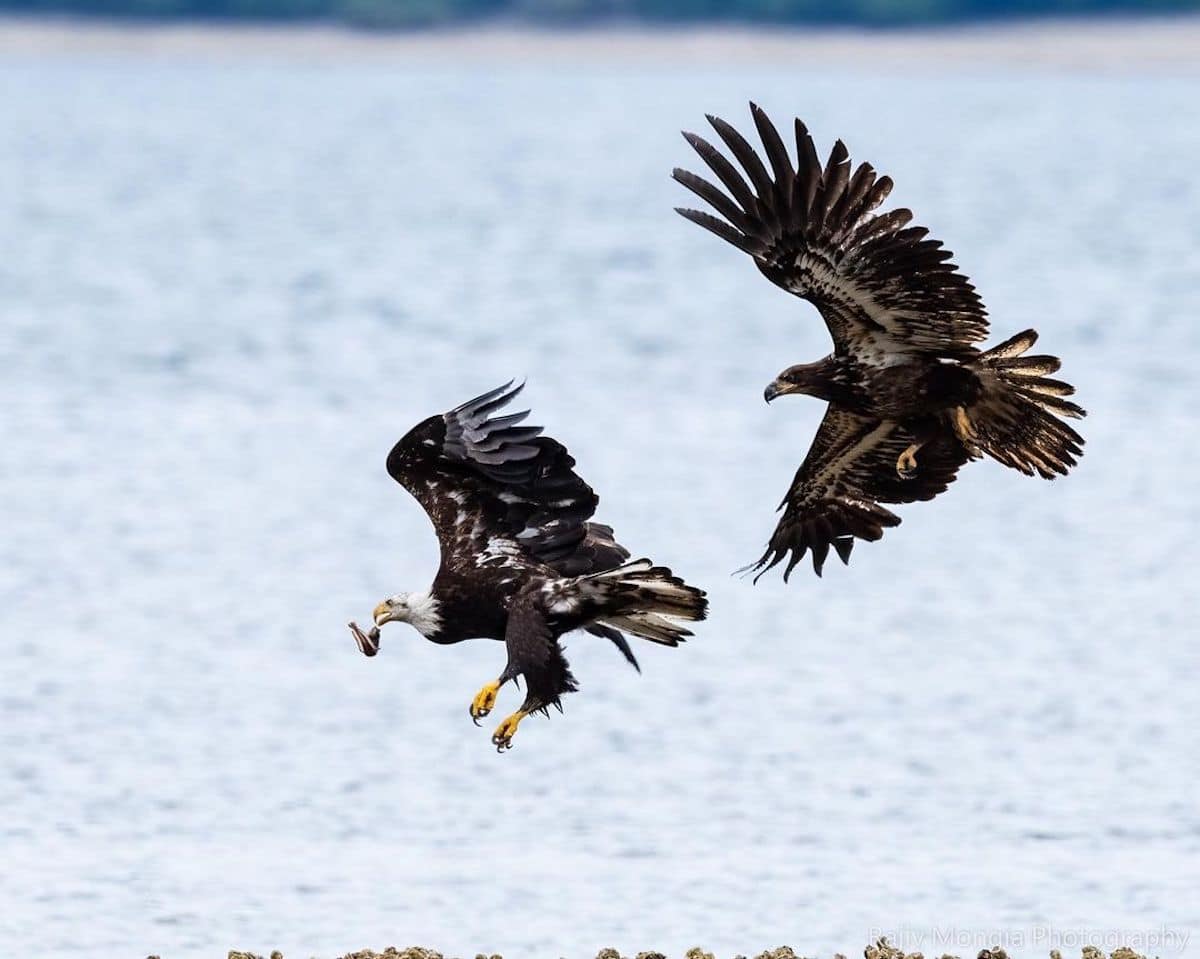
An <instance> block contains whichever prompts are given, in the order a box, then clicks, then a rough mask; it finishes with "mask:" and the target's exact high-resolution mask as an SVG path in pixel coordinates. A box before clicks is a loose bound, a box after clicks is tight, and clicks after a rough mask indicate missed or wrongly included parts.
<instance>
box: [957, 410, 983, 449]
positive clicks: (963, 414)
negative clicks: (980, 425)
mask: <svg viewBox="0 0 1200 959" xmlns="http://www.w3.org/2000/svg"><path fill="white" fill-rule="evenodd" d="M954 432H955V433H956V434H957V436H958V438H959V439H960V440H961V441H962V444H963V445H964V446H966V447H967V448H968V449H970V448H971V447H973V446H975V445H977V444H976V441H977V440H978V439H979V434H978V433H976V432H975V424H974V423H972V422H971V417H970V416H968V415H967V408H966V407H965V406H956V407H954Z"/></svg>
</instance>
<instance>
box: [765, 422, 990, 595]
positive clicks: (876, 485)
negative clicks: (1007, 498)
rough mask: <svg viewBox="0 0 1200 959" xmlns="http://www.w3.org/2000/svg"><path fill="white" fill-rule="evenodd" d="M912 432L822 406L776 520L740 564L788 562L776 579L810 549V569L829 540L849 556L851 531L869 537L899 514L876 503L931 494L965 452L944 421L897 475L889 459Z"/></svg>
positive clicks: (947, 480)
mask: <svg viewBox="0 0 1200 959" xmlns="http://www.w3.org/2000/svg"><path fill="white" fill-rule="evenodd" d="M913 438H914V437H913V434H912V433H911V432H909V430H907V429H906V428H904V427H903V426H901V425H900V424H899V423H896V422H894V421H892V420H877V419H871V418H868V417H864V416H858V415H856V414H854V413H848V412H846V411H845V410H842V409H839V408H837V407H834V406H830V407H829V408H828V409H827V410H826V411H825V419H823V420H822V421H821V427H820V429H818V430H817V435H816V438H815V439H814V440H813V444H812V447H811V448H810V449H809V451H808V455H807V456H806V457H805V458H804V462H803V463H802V464H801V465H800V469H799V470H798V471H797V472H796V478H795V479H794V480H792V486H791V488H790V489H789V490H788V493H787V496H786V497H784V500H783V502H782V503H781V504H780V508H781V509H783V510H784V513H783V517H782V518H781V519H780V521H779V525H778V526H776V527H775V532H774V533H773V534H772V535H771V541H770V543H769V544H768V545H767V550H766V552H765V553H763V555H762V557H761V558H760V559H759V560H758V562H757V563H754V564H752V565H751V566H749V567H747V569H750V570H755V571H757V574H758V575H756V576H755V581H757V580H758V577H759V576H761V575H762V574H763V573H765V572H766V571H767V570H769V569H771V568H772V567H774V566H776V565H778V564H779V563H781V562H782V561H783V560H784V559H785V558H786V559H787V560H788V564H787V566H786V567H785V569H784V572H783V579H784V582H786V581H787V578H788V576H790V575H791V572H792V569H793V568H794V567H795V565H796V564H797V563H798V562H800V560H801V559H803V558H804V554H805V553H806V552H807V551H809V550H812V564H813V570H814V571H815V572H816V574H817V575H818V576H820V575H821V569H822V567H823V566H824V565H825V558H826V557H827V556H828V555H829V548H830V547H831V546H832V547H833V549H834V550H835V551H836V552H837V554H838V556H839V557H840V558H841V560H842V562H843V563H847V562H849V560H850V550H851V549H852V548H853V547H854V539H855V537H857V538H859V539H865V540H871V541H874V540H877V539H879V538H880V537H881V536H883V531H884V529H885V528H887V527H889V526H899V525H900V517H898V516H897V515H896V514H895V513H893V512H891V511H890V510H887V509H884V508H883V507H882V506H880V505H879V504H880V503H913V502H916V501H918V500H928V499H933V498H934V497H935V496H937V495H938V493H941V492H942V491H943V490H945V489H946V487H947V486H949V485H950V484H951V483H952V482H954V476H955V473H956V472H957V471H958V468H959V467H960V466H962V464H963V463H965V462H966V461H967V459H968V458H969V454H968V452H967V450H966V448H965V447H964V446H963V445H962V443H960V442H959V440H958V438H957V437H956V436H955V435H954V434H953V432H951V431H950V430H949V429H946V430H945V431H944V432H943V433H941V434H939V435H938V436H937V437H936V438H934V439H933V440H931V441H929V442H928V443H926V444H925V445H924V446H922V447H921V449H920V450H919V451H918V452H917V469H916V472H915V474H914V475H913V476H912V477H911V478H909V479H901V477H900V475H899V473H897V471H896V460H897V459H898V458H899V457H900V454H901V453H902V452H904V450H905V449H906V448H907V447H908V446H909V444H910V443H912V442H913Z"/></svg>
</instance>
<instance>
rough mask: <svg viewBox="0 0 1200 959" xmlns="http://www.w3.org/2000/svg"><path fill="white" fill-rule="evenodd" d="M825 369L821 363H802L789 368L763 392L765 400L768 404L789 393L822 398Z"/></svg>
mask: <svg viewBox="0 0 1200 959" xmlns="http://www.w3.org/2000/svg"><path fill="white" fill-rule="evenodd" d="M823 374H824V369H823V367H822V364H821V363H801V364H799V365H797V366H789V367H788V368H787V369H786V370H784V371H783V372H782V373H780V374H779V375H778V376H777V377H775V379H773V380H772V381H771V382H770V383H769V384H767V388H766V389H765V390H763V399H765V400H766V401H767V402H768V403H770V402H771V400H773V399H775V398H776V397H777V396H786V395H788V394H789V393H804V394H807V395H808V396H820V395H821V393H822V392H823V380H824V375H823Z"/></svg>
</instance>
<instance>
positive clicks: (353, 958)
mask: <svg viewBox="0 0 1200 959" xmlns="http://www.w3.org/2000/svg"><path fill="white" fill-rule="evenodd" d="M1049 955H1050V959H1064V957H1063V956H1062V954H1061V953H1060V952H1059V951H1058V950H1057V949H1052V950H1051V951H1050V954H1049ZM1080 957H1081V959H1146V957H1145V956H1143V955H1141V954H1140V953H1137V952H1134V951H1133V950H1132V949H1127V948H1119V949H1115V950H1113V952H1112V953H1111V955H1110V954H1108V953H1106V952H1104V951H1103V950H1101V949H1097V948H1096V947H1094V946H1084V947H1083V950H1082V952H1081V954H1080ZM148 959H158V957H157V956H150V957H148ZM228 959H284V957H283V954H282V953H280V952H272V953H271V955H270V956H269V957H264V956H259V955H257V954H255V953H251V952H237V951H231V952H230V953H229V957H228ZM340 959H455V957H452V956H444V955H442V953H440V952H436V951H435V950H433V949H423V948H421V947H420V946H410V947H408V948H407V949H397V948H395V947H394V946H390V947H388V948H387V949H384V950H383V952H372V951H371V950H370V949H363V950H361V951H359V952H348V953H346V954H345V955H344V956H341V957H340ZM474 959H503V957H502V956H499V955H490V956H489V955H485V954H484V953H479V954H477V955H476V956H475V957H474ZM596 959H669V957H668V956H665V955H663V954H662V953H661V952H653V951H651V952H639V953H637V955H636V956H632V957H629V956H622V955H621V953H619V952H618V951H617V950H616V949H601V950H600V952H599V953H597V954H596ZM684 959H715V957H714V956H713V954H712V953H711V952H705V951H704V950H703V949H700V948H695V949H689V950H688V951H687V954H686V955H685V956H684ZM734 959H750V957H747V956H742V955H739V956H735V957H734ZM752 959H803V957H802V956H801V955H800V954H799V953H796V952H793V951H792V949H791V948H790V947H788V946H780V947H779V948H778V949H769V950H767V951H766V952H760V953H757V954H756V955H755V956H753V957H752ZM833 959H846V957H845V956H843V955H842V954H841V953H837V954H835V955H834V957H833ZM863 959H926V957H925V956H924V955H922V954H921V953H919V952H909V953H906V952H905V951H904V950H903V949H897V948H896V947H895V946H893V945H891V944H890V943H889V942H888V941H887V940H886V939H881V940H879V941H878V942H876V943H875V944H874V945H870V946H867V947H866V949H864V950H863ZM931 959H932V957H931ZM937 959H959V957H958V956H951V955H949V954H946V955H943V956H940V957H937ZM976 959H1009V956H1008V953H1006V952H1005V951H1004V950H1003V949H1001V948H999V947H996V948H993V949H984V950H983V951H982V952H980V953H979V954H978V956H976Z"/></svg>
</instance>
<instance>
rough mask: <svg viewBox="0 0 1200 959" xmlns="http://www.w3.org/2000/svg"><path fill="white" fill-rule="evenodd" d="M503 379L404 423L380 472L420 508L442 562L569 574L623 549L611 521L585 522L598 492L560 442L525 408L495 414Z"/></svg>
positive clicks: (509, 393)
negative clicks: (528, 564) (408, 425)
mask: <svg viewBox="0 0 1200 959" xmlns="http://www.w3.org/2000/svg"><path fill="white" fill-rule="evenodd" d="M521 389H522V387H521V386H517V387H515V388H513V387H512V384H511V383H509V384H506V385H505V386H502V387H499V388H498V389H495V390H491V391H489V392H487V393H484V394H483V395H481V396H477V397H475V398H474V399H472V400H469V401H467V402H466V403H464V404H462V405H461V406H458V407H456V408H455V409H453V410H451V411H450V412H448V413H445V414H442V415H441V416H432V417H430V418H429V419H427V420H425V421H424V422H422V423H420V424H418V425H417V426H416V427H414V428H413V429H412V430H410V431H409V432H408V433H407V434H406V435H405V436H404V438H403V439H401V440H400V442H398V443H397V444H396V445H395V446H394V447H393V448H392V451H391V453H389V454H388V460H387V470H388V473H389V474H390V475H391V476H392V478H393V479H395V480H396V482H398V483H400V484H401V485H402V486H403V487H404V488H405V489H407V490H408V491H409V492H410V493H412V495H413V496H414V497H416V499H417V501H418V502H419V503H420V504H421V505H422V506H423V507H424V508H425V512H426V513H428V514H429V518H430V520H432V522H433V525H434V529H435V531H436V532H437V536H438V541H439V543H440V544H441V547H442V557H443V561H444V562H449V563H450V564H451V565H460V566H461V565H466V566H473V565H478V564H479V563H480V562H481V561H483V562H496V563H500V564H505V563H508V564H519V563H520V562H521V561H522V558H525V560H532V561H534V562H537V563H541V564H544V565H547V566H550V567H552V568H554V569H556V570H557V571H559V572H561V573H563V574H564V575H579V574H581V573H588V572H595V571H596V570H598V569H608V568H611V567H612V566H616V565H618V564H619V563H620V562H621V561H622V560H623V559H624V558H625V557H627V556H628V555H629V554H628V552H627V551H626V550H624V549H623V548H622V547H621V546H620V545H618V544H617V543H616V542H615V540H614V539H613V533H612V529H611V527H608V526H604V525H601V524H598V523H591V522H588V520H589V519H590V518H591V516H592V514H593V513H594V512H595V510H596V505H597V503H598V502H599V497H598V496H597V495H596V494H595V492H593V490H592V488H591V487H590V486H589V485H588V484H587V483H585V482H584V481H583V479H582V478H581V477H580V476H579V475H578V474H577V473H576V472H575V460H574V458H573V457H572V456H571V454H570V453H568V452H567V450H566V447H564V446H563V445H562V444H561V443H559V442H557V441H556V440H553V439H551V438H550V437H548V436H542V435H541V433H542V428H541V427H540V426H528V425H525V423H524V421H525V418H526V417H527V416H528V415H529V411H528V410H525V411H522V412H518V413H509V414H506V415H497V414H499V412H500V411H501V410H502V408H503V407H504V406H505V405H506V404H508V403H509V402H511V401H512V400H513V398H514V397H516V396H517V395H518V394H519V393H520V392H521Z"/></svg>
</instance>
